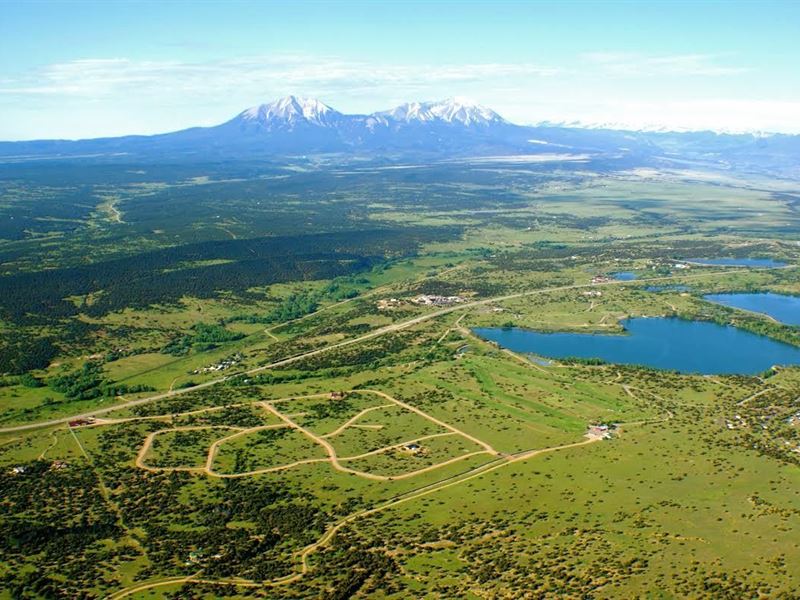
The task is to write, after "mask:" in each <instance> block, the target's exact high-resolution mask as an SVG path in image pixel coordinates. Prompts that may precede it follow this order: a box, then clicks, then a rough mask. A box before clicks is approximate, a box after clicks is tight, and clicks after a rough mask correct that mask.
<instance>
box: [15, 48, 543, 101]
mask: <svg viewBox="0 0 800 600" xmlns="http://www.w3.org/2000/svg"><path fill="white" fill-rule="evenodd" d="M555 73H557V70H556V69H554V68H551V67H546V66H542V65H537V64H529V63H476V64H451V65H448V64H444V65H437V64H430V65H403V64H395V65H378V64H373V63H370V62H366V61H364V62H361V61H347V60H342V59H338V58H335V57H325V58H319V57H309V56H302V55H280V56H269V57H247V58H240V59H234V60H224V61H215V62H208V63H187V62H178V61H135V60H130V59H126V58H108V59H85V60H75V61H71V62H65V63H58V64H53V65H48V66H46V67H44V68H41V69H39V70H36V71H34V72H31V73H27V74H25V75H24V76H22V77H19V78H17V79H12V80H8V79H6V80H4V81H2V82H0V96H59V95H63V96H83V97H87V98H92V99H97V98H103V97H108V96H113V95H115V94H120V93H130V92H133V93H136V94H139V95H146V94H153V95H160V96H163V95H166V94H176V95H181V96H184V95H194V94H203V95H204V96H206V97H214V96H218V95H228V94H230V93H231V92H232V90H235V91H236V93H237V94H238V95H244V94H248V93H249V94H252V95H253V96H254V97H255V96H259V95H260V94H262V93H263V92H264V90H285V91H286V93H290V92H291V93H303V92H304V91H305V90H310V91H312V92H313V93H315V94H316V93H319V91H320V90H327V91H334V90H335V91H344V90H346V91H351V92H352V91H354V90H370V89H380V90H381V91H382V92H383V93H385V92H386V90H387V88H390V89H392V90H398V91H407V90H414V89H422V88H424V87H426V86H428V85H430V84H431V83H445V84H446V83H470V82H479V81H487V80H498V79H503V78H519V77H541V76H548V75H553V74H555Z"/></svg>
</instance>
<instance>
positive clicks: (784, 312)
mask: <svg viewBox="0 0 800 600" xmlns="http://www.w3.org/2000/svg"><path fill="white" fill-rule="evenodd" d="M703 298H705V299H706V300H709V301H710V302H716V303H717V304H724V305H725V306H731V307H733V308H741V309H744V310H750V311H753V312H758V313H764V314H766V315H769V316H770V317H772V318H773V319H775V320H776V321H780V322H781V323H786V324H787V325H800V296H789V295H785V294H773V293H772V292H766V293H757V294H708V295H707V296H703Z"/></svg>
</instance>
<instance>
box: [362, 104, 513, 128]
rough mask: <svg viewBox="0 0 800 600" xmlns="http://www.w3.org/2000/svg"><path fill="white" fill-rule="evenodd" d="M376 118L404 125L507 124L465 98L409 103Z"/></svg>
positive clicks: (489, 110)
mask: <svg viewBox="0 0 800 600" xmlns="http://www.w3.org/2000/svg"><path fill="white" fill-rule="evenodd" d="M375 116H376V117H383V118H385V119H389V120H392V121H400V122H404V123H411V122H422V123H428V122H433V121H439V122H444V123H450V124H461V125H465V126H471V125H490V124H496V123H505V120H504V119H503V118H502V117H501V116H500V115H498V114H497V113H496V112H494V111H493V110H491V109H489V108H486V107H485V106H481V105H480V104H475V103H474V102H471V101H469V100H466V99H463V98H448V99H446V100H437V101H434V102H407V103H405V104H401V105H400V106H397V107H395V108H393V109H391V110H387V111H384V112H380V113H376V114H375Z"/></svg>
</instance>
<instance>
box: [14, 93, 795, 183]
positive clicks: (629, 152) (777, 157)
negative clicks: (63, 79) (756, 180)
mask: <svg viewBox="0 0 800 600" xmlns="http://www.w3.org/2000/svg"><path fill="white" fill-rule="evenodd" d="M322 153H338V154H342V153H345V154H350V155H354V156H369V157H377V156H382V157H386V158H395V157H408V156H414V157H464V156H485V155H493V156H496V155H519V154H523V155H527V154H565V153H567V154H569V153H572V154H588V155H590V156H592V157H595V158H602V159H605V160H612V159H613V160H617V161H619V160H623V161H624V162H625V163H626V164H652V163H653V162H659V161H660V162H664V161H680V160H691V161H699V162H701V163H704V164H710V165H713V166H715V167H719V168H731V167H734V168H744V169H750V170H757V171H766V172H773V173H774V172H779V173H781V174H786V173H788V174H790V175H792V176H794V175H800V161H798V156H800V136H797V135H784V134H773V135H768V136H764V135H755V134H719V133H714V132H710V131H701V132H681V133H677V132H652V131H625V130H615V129H604V128H584V127H575V126H564V125H550V124H545V125H537V126H524V125H516V124H513V123H510V122H509V121H507V120H506V119H504V118H503V117H501V116H500V115H499V114H498V113H496V112H495V111H493V110H491V109H489V108H486V107H484V106H480V105H478V104H474V103H472V102H469V101H466V100H463V99H458V98H451V99H447V100H441V101H436V102H409V103H406V104H401V105H400V106H397V107H395V108H392V109H390V110H385V111H380V112H375V113H372V114H368V115H359V114H345V113H342V112H339V111H337V110H335V109H334V108H331V107H330V106H328V105H327V104H325V103H323V102H321V101H319V100H316V99H312V98H302V97H297V96H287V97H285V98H281V99H278V100H275V101H273V102H270V103H267V104H261V105H258V106H253V107H251V108H248V109H247V110H244V111H242V112H241V113H239V114H238V115H236V116H235V117H233V118H232V119H230V120H229V121H226V122H225V123H222V124H220V125H216V126H213V127H193V128H190V129H184V130H181V131H176V132H172V133H165V134H159V135H151V136H123V137H114V138H97V139H88V140H77V141H67V140H37V141H26V142H0V158H2V160H3V161H4V162H9V161H15V162H16V161H24V160H30V159H40V158H43V157H47V158H51V159H52V158H64V159H67V158H78V157H93V158H96V159H104V160H126V159H134V160H137V161H141V160H145V161H148V160H158V161H161V160H164V159H167V158H168V159H172V160H221V159H257V158H265V157H281V156H298V155H299V156H303V155H310V154H322Z"/></svg>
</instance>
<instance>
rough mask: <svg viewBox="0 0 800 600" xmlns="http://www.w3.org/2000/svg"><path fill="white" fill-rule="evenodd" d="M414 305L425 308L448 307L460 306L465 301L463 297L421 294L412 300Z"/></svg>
mask: <svg viewBox="0 0 800 600" xmlns="http://www.w3.org/2000/svg"><path fill="white" fill-rule="evenodd" d="M411 301H412V302H413V303H414V304H420V305H423V306H448V305H450V304H459V303H460V302H464V301H465V299H464V298H462V297H461V296H437V295H435V294H421V295H419V296H417V297H416V298H414V299H412V300H411Z"/></svg>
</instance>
